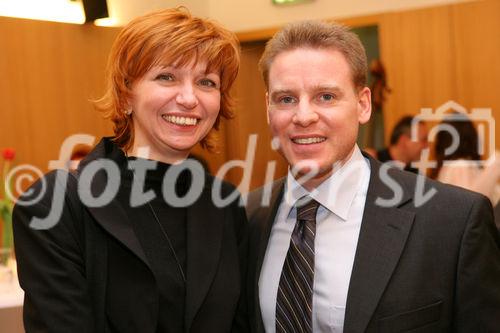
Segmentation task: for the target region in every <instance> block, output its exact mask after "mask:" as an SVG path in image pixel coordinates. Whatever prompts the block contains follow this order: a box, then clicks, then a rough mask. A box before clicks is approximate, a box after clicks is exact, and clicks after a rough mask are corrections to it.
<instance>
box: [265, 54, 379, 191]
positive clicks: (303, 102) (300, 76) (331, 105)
mask: <svg viewBox="0 0 500 333" xmlns="http://www.w3.org/2000/svg"><path fill="white" fill-rule="evenodd" d="M266 100H267V106H268V110H267V112H268V120H269V125H270V129H271V132H272V135H273V137H275V138H277V139H278V140H279V143H280V151H281V153H282V155H283V156H284V157H285V158H286V160H287V161H288V163H289V164H290V165H291V166H292V167H295V168H297V167H299V166H300V171H299V175H302V174H305V173H307V172H309V171H311V170H314V168H315V167H316V168H318V169H319V173H318V175H317V176H316V177H315V178H314V179H313V183H314V184H317V185H319V183H321V182H322V181H323V180H325V179H326V178H328V177H329V176H330V175H331V174H332V171H333V167H334V165H335V166H337V165H341V164H343V163H344V162H345V161H347V160H348V159H349V158H350V156H351V154H352V152H353V150H354V145H355V142H356V138H357V135H358V128H359V124H360V123H361V124H364V123H366V122H367V121H368V120H369V119H370V114H371V100H370V90H369V89H368V88H366V87H365V88H363V89H362V90H360V91H358V90H357V89H356V88H355V87H354V83H353V81H352V76H351V70H350V67H349V64H348V63H347V61H346V59H345V57H344V56H343V55H342V54H341V53H340V52H338V51H336V50H333V49H312V48H298V49H295V50H291V51H286V52H283V53H281V54H279V55H278V56H277V57H276V58H275V59H274V61H273V62H272V64H271V67H270V70H269V88H268V93H267V95H266ZM337 163H338V164H337ZM306 185H307V184H306Z"/></svg>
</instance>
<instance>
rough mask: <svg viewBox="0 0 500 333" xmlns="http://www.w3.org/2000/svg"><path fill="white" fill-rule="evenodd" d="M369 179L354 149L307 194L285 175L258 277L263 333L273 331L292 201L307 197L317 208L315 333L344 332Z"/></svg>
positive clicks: (291, 221) (366, 167)
mask: <svg viewBox="0 0 500 333" xmlns="http://www.w3.org/2000/svg"><path fill="white" fill-rule="evenodd" d="M369 179H370V166H369V162H368V160H366V159H365V158H364V157H363V155H362V154H361V152H360V150H359V148H358V147H357V146H355V148H354V152H353V154H352V156H351V158H350V159H349V161H347V162H346V163H345V164H344V165H343V166H342V167H341V168H340V169H338V170H336V171H335V172H334V173H333V174H332V176H330V177H329V178H328V179H327V180H325V181H324V182H323V183H322V184H321V185H320V186H318V187H317V188H316V190H313V191H312V192H308V191H307V190H306V189H304V188H303V187H302V186H300V185H299V184H298V183H297V181H296V180H295V178H294V177H293V176H292V175H291V174H290V171H289V172H288V176H287V180H286V184H285V192H284V196H283V199H282V201H281V203H280V206H279V208H278V212H277V214H276V218H275V220H274V224H273V227H272V230H271V234H270V238H269V243H268V246H267V250H266V255H265V257H264V261H263V263H262V270H261V273H260V278H259V299H260V308H261V312H262V320H263V322H264V328H265V330H266V332H270V333H274V332H275V331H276V295H277V292H278V284H279V280H280V277H281V270H282V267H283V263H284V262H285V257H286V254H287V252H288V247H289V245H290V237H291V235H292V231H293V229H294V226H295V222H296V218H297V209H296V207H295V204H296V201H297V200H298V199H299V198H301V197H303V196H304V195H310V196H311V197H312V198H314V199H315V200H316V201H318V202H319V203H320V204H321V206H320V207H319V209H318V213H317V215H316V237H315V241H314V247H315V250H314V252H315V254H314V258H315V259H314V287H313V309H312V323H313V331H314V332H342V331H343V327H344V314H345V306H346V300H347V291H348V288H349V281H350V278H351V271H352V266H353V262H354V255H355V253H356V246H357V243H358V236H359V230H360V227H361V220H362V217H363V211H364V207H365V201H366V193H367V190H368V183H369Z"/></svg>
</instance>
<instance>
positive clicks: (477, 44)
mask: <svg viewBox="0 0 500 333" xmlns="http://www.w3.org/2000/svg"><path fill="white" fill-rule="evenodd" d="M451 8H452V11H451V13H452V24H453V36H452V38H453V42H454V45H455V50H456V52H455V61H454V64H455V72H456V82H455V84H456V89H457V99H456V101H457V102H459V103H460V104H462V105H464V106H465V107H466V108H468V109H470V108H491V110H492V114H493V117H494V118H495V119H497V120H500V88H499V87H500V61H499V60H498V57H499V56H500V1H498V0H491V1H480V2H470V3H464V4H460V5H454V6H451ZM498 126H500V124H499V123H497V128H498ZM499 133H500V131H499V130H498V129H497V131H496V134H497V135H496V147H497V149H500V135H499ZM486 149H488V147H486Z"/></svg>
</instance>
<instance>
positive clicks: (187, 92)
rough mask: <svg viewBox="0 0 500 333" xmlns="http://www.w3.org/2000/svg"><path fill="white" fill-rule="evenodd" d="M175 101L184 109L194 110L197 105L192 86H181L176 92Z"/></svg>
mask: <svg viewBox="0 0 500 333" xmlns="http://www.w3.org/2000/svg"><path fill="white" fill-rule="evenodd" d="M175 101H176V102H177V103H178V104H180V105H182V106H183V107H185V108H186V109H193V108H195V107H196V106H197V105H198V97H196V91H195V87H193V84H191V83H186V84H183V85H182V86H181V87H180V88H179V91H178V92H177V96H176V98H175Z"/></svg>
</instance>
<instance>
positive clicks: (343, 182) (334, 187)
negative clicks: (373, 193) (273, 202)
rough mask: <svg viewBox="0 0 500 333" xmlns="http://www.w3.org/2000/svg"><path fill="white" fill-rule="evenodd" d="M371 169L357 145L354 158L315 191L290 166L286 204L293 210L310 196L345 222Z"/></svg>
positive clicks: (286, 188) (284, 200) (285, 196)
mask: <svg viewBox="0 0 500 333" xmlns="http://www.w3.org/2000/svg"><path fill="white" fill-rule="evenodd" d="M367 172H369V164H368V162H367V161H366V160H365V158H364V157H363V155H362V154H361V151H360V150H359V148H358V146H357V145H355V146H354V151H353V153H352V155H351V157H350V159H349V160H348V161H347V162H346V163H344V165H343V166H342V167H340V168H339V169H338V170H336V171H335V172H334V173H333V174H332V175H331V176H330V177H328V178H327V179H326V180H325V181H324V182H323V183H321V184H320V185H319V186H318V187H317V188H316V189H314V190H313V191H312V192H309V191H307V190H306V189H305V188H304V187H302V186H301V185H300V184H299V183H298V182H297V180H296V179H295V178H294V177H293V175H292V174H291V171H290V169H289V170H288V175H287V178H286V184H285V193H284V197H283V204H284V205H286V206H287V209H288V210H289V211H290V210H292V208H294V206H295V204H296V202H297V200H298V199H300V198H302V197H304V196H306V195H309V196H310V197H311V198H313V199H314V200H316V201H318V202H319V203H320V204H321V206H323V207H325V208H326V209H328V210H329V211H331V212H332V213H334V214H335V215H337V216H339V217H340V218H341V219H343V220H344V221H345V220H347V218H348V215H349V208H350V207H351V205H352V202H353V201H354V198H355V197H356V194H357V193H358V190H359V188H360V186H361V183H362V180H363V179H364V178H365V177H366V173H367Z"/></svg>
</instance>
